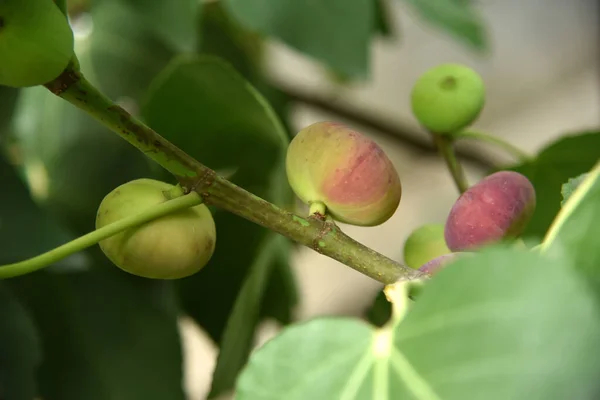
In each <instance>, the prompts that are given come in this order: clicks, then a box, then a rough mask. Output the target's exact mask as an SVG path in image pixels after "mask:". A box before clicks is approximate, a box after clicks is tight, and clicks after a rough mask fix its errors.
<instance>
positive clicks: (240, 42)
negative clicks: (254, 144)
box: [199, 1, 292, 131]
mask: <svg viewBox="0 0 600 400" xmlns="http://www.w3.org/2000/svg"><path fill="white" fill-rule="evenodd" d="M199 25H200V26H199V34H200V38H201V39H200V46H199V52H200V53H202V54H208V55H213V56H216V57H219V58H222V59H224V60H226V61H227V62H228V63H229V64H231V66H233V67H234V69H235V70H236V71H237V72H238V73H240V74H241V75H243V76H244V78H246V79H247V80H248V82H250V83H251V84H252V85H253V86H254V87H256V89H257V90H258V91H259V92H260V93H261V94H262V95H263V96H264V97H265V98H266V99H267V100H268V102H269V104H270V105H271V107H272V108H273V110H274V111H275V112H276V113H277V115H278V116H279V118H280V119H281V120H282V123H283V125H284V127H285V128H286V131H290V126H289V121H288V120H289V118H290V107H291V104H292V101H291V99H290V97H289V96H288V95H287V94H285V93H283V92H282V91H281V90H279V89H277V88H275V87H274V86H273V85H271V84H270V83H269V82H268V79H267V78H266V76H265V70H264V68H263V58H264V47H265V46H264V38H263V37H261V36H260V35H259V34H256V33H254V32H252V31H249V30H248V29H246V28H244V27H242V26H241V25H240V24H239V22H238V21H237V20H235V19H234V18H232V17H231V15H230V14H229V13H227V11H226V10H225V9H224V7H223V4H222V2H220V1H218V2H209V3H206V4H204V6H203V9H202V18H201V20H200V24H199Z"/></svg>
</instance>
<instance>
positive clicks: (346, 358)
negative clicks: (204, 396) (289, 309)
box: [237, 249, 600, 400]
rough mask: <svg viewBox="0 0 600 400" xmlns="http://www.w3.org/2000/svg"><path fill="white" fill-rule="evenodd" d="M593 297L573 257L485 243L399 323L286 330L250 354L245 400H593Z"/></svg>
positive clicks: (336, 322) (598, 338)
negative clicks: (484, 247)
mask: <svg viewBox="0 0 600 400" xmlns="http://www.w3.org/2000/svg"><path fill="white" fill-rule="evenodd" d="M592 296H593V295H592V293H591V292H590V290H588V287H587V286H586V285H585V283H584V282H583V281H582V280H580V278H579V275H578V274H575V273H574V272H573V270H572V267H571V266H570V265H568V264H565V263H560V262H557V261H552V260H549V259H545V258H544V257H542V256H540V255H539V254H535V253H529V252H522V253H519V252H516V251H515V250H506V249H503V250H499V249H488V250H485V251H482V252H481V253H479V254H476V255H474V256H473V257H467V258H464V259H461V260H458V261H457V262H456V263H454V264H453V265H452V266H451V267H450V268H447V269H444V270H441V271H440V272H439V273H438V274H437V275H436V276H435V277H433V279H431V280H430V281H429V282H428V284H427V285H426V286H425V287H424V288H423V290H422V292H421V293H420V295H419V299H418V300H417V301H416V302H415V303H414V304H413V306H412V308H411V309H410V310H409V311H408V314H407V315H406V316H405V318H404V319H403V320H402V321H400V322H399V323H396V324H394V325H390V326H386V327H385V328H383V329H375V328H373V327H371V326H369V325H367V324H366V323H363V322H360V321H357V320H352V319H347V318H320V319H316V320H312V321H309V322H306V323H301V324H298V325H295V326H291V327H288V328H286V329H285V330H284V331H283V332H282V333H281V334H280V335H279V336H277V337H276V338H274V339H272V340H271V341H269V342H267V343H266V344H265V345H264V346H263V347H262V348H260V349H258V350H257V351H256V352H254V353H253V355H252V356H251V358H250V362H249V364H248V366H247V367H246V369H245V370H244V371H243V372H242V374H241V376H240V378H239V380H238V385H237V399H240V400H259V399H273V398H278V399H279V398H281V399H289V400H294V399H310V398H315V399H317V398H318V399H383V398H389V399H431V400H434V399H444V400H454V399H457V400H459V399H460V400H464V399H486V400H496V399H498V400H505V399H515V400H520V399H523V400H526V399H544V400H563V399H567V398H568V399H591V398H595V395H596V394H597V393H598V390H599V389H600V383H599V382H598V379H597V370H598V367H600V360H599V359H598V358H597V357H591V356H590V354H595V351H596V350H597V348H598V346H599V345H600V319H599V318H600V317H599V315H598V311H599V309H598V306H597V304H596V302H595V301H594V298H593V297H592ZM556 366H560V368H557V367H556Z"/></svg>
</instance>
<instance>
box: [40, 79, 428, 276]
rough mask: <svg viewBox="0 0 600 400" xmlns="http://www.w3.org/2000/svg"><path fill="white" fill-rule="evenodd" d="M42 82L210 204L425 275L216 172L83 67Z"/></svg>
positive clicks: (322, 247) (358, 257)
mask: <svg viewBox="0 0 600 400" xmlns="http://www.w3.org/2000/svg"><path fill="white" fill-rule="evenodd" d="M44 86H45V87H46V88H47V89H48V90H50V91H51V92H52V93H54V94H55V95H56V96H58V97H61V98H62V99H64V100H66V101H68V102H69V103H71V104H73V105H74V106H76V107H78V108H79V109H81V110H83V111H85V112H86V113H88V114H89V115H90V116H92V117H93V118H95V119H96V120H98V121H99V122H101V123H102V124H104V125H105V126H106V127H107V128H109V129H110V130H112V131H113V132H115V133H116V134H118V135H119V136H121V137H122V138H123V139H125V140H126V141H127V142H129V143H130V144H132V145H133V146H135V147H136V148H137V149H138V150H140V151H142V152H143V153H144V154H146V155H147V156H148V157H150V158H151V159H152V160H154V161H155V162H156V163H158V164H159V165H161V166H162V167H163V168H165V169H166V170H167V171H169V172H170V173H172V174H173V175H174V176H175V178H176V179H177V180H178V181H179V183H180V184H181V185H182V187H184V188H185V189H186V190H193V191H195V192H197V193H198V194H199V195H200V196H201V197H202V198H203V199H204V202H205V203H206V204H207V205H214V206H216V207H219V208H222V209H224V210H226V211H229V212H231V213H233V214H235V215H238V216H240V217H242V218H245V219H247V220H248V221H251V222H253V223H255V224H258V225H260V226H262V227H265V228H268V229H270V230H272V231H275V232H277V233H279V234H281V235H283V236H285V237H287V238H289V239H291V240H293V241H295V242H298V243H300V244H302V245H304V246H307V247H310V248H312V249H313V250H315V251H317V252H319V253H321V254H323V255H326V256H328V257H331V258H333V259H334V260H337V261H339V262H341V263H343V264H345V265H347V266H349V267H351V268H353V269H355V270H356V271H359V272H361V273H363V274H364V275H367V276H369V277H371V278H373V279H375V280H377V281H379V282H381V283H384V284H389V283H394V282H396V281H398V280H411V279H416V278H419V277H421V276H423V274H422V273H421V272H419V271H418V270H414V269H412V268H409V267H407V266H405V265H403V264H401V263H398V262H396V261H394V260H392V259H390V258H388V257H386V256H384V255H382V254H380V253H378V252H376V251H374V250H372V249H370V248H368V247H366V246H365V245H363V244H361V243H359V242H357V241H355V240H354V239H352V238H351V237H349V236H348V235H346V234H344V233H343V232H342V231H341V230H340V229H339V228H338V227H337V226H336V225H335V224H331V223H328V222H327V221H323V220H321V219H318V218H302V217H300V216H298V215H296V214H294V213H291V212H289V211H286V210H284V209H282V208H280V207H278V206H277V205H275V204H272V203H270V202H268V201H266V200H264V199H261V198H260V197H258V196H256V195H254V194H252V193H250V192H248V191H247V190H245V189H243V188H241V187H239V186H237V185H235V184H233V183H232V182H230V181H229V180H227V179H225V178H223V177H221V176H218V175H217V173H216V172H215V171H213V170H212V169H210V168H208V167H206V166H205V165H203V164H202V163H200V162H199V161H197V160H195V159H194V158H192V157H191V156H189V155H188V154H187V153H185V152H184V151H183V150H181V149H179V148H178V147H176V146H175V145H174V144H172V143H171V142H169V141H168V140H166V139H165V138H163V137H162V136H160V135H159V134H158V133H156V132H155V131H154V130H152V129H151V128H149V127H148V126H147V125H145V124H144V123H142V122H141V121H140V120H138V119H136V118H135V117H133V116H131V115H130V114H129V113H128V112H126V111H125V110H124V109H123V108H122V107H120V106H119V105H117V104H115V103H114V102H113V101H112V100H110V99H109V98H108V97H106V96H105V95H104V94H102V93H101V92H100V91H99V90H98V89H97V88H96V87H94V86H93V85H92V84H91V83H90V82H89V81H87V80H86V79H85V77H84V76H83V75H82V73H81V72H80V71H78V70H74V69H72V68H67V69H66V70H65V71H64V72H63V73H62V74H61V75H60V76H59V77H58V78H56V79H55V80H54V81H52V82H49V83H48V84H46V85H44Z"/></svg>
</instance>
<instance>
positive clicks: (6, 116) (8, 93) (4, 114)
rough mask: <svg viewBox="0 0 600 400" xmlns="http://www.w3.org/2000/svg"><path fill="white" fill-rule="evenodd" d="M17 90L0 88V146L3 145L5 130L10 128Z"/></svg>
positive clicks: (5, 87)
mask: <svg viewBox="0 0 600 400" xmlns="http://www.w3.org/2000/svg"><path fill="white" fill-rule="evenodd" d="M18 95H19V89H15V88H11V87H7V86H0V145H3V144H4V143H2V141H3V140H4V135H5V133H6V129H7V128H8V127H9V126H10V121H11V119H12V116H13V112H14V108H15V105H16V104H17V97H18Z"/></svg>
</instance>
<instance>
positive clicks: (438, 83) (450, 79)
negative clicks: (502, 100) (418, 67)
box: [411, 64, 485, 134]
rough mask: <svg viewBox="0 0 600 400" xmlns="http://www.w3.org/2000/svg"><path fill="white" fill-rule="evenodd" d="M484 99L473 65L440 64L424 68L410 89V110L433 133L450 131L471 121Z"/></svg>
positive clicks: (467, 124) (483, 89) (482, 88)
mask: <svg viewBox="0 0 600 400" xmlns="http://www.w3.org/2000/svg"><path fill="white" fill-rule="evenodd" d="M484 103H485V85H484V83H483V80H482V79H481V77H480V76H479V75H478V74H477V73H476V72H475V71H473V70H472V69H470V68H468V67H466V66H464V65H458V64H442V65H439V66H437V67H434V68H431V69H430V70H428V71H426V72H425V73H424V74H423V75H422V76H421V77H420V78H419V79H418V80H417V82H416V83H415V85H414V86H413V89H412V92H411V105H412V112H413V114H414V116H415V117H416V118H417V120H418V121H419V123H420V124H421V125H422V126H423V127H425V128H426V129H428V130H429V131H431V132H433V133H438V134H452V133H455V132H458V131H460V130H462V129H463V128H465V127H467V126H469V125H471V124H472V123H473V122H474V121H475V120H476V119H477V117H478V116H479V114H480V112H481V110H482V109H483V106H484Z"/></svg>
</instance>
